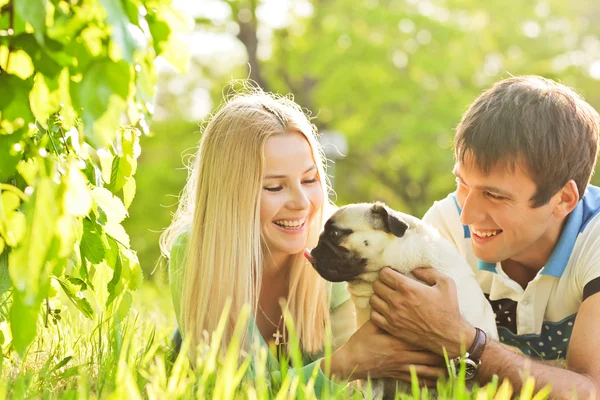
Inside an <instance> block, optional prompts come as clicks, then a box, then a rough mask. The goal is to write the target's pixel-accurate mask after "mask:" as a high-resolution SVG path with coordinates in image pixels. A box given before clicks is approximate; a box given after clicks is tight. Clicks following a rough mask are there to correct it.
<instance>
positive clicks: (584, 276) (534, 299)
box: [423, 186, 600, 360]
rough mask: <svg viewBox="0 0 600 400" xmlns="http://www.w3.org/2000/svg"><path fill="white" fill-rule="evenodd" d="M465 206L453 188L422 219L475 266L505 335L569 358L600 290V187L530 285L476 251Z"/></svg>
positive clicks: (529, 349)
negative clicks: (588, 304) (582, 311)
mask: <svg viewBox="0 0 600 400" xmlns="http://www.w3.org/2000/svg"><path fill="white" fill-rule="evenodd" d="M461 211H462V210H461V209H460V207H459V206H458V203H457V201H456V194H455V193H451V194H450V195H448V197H446V198H445V199H444V200H441V201H437V202H435V203H434V205H433V206H432V207H431V209H429V211H428V212H427V213H426V214H425V216H424V217H423V220H424V221H426V222H428V223H430V224H432V225H433V226H435V227H436V228H437V229H438V230H439V231H440V233H441V234H442V235H443V236H444V237H446V239H448V240H450V241H451V242H452V243H453V244H454V245H455V246H456V248H457V249H458V250H459V251H460V253H461V254H462V255H463V257H464V258H465V259H466V260H467V262H468V263H469V264H470V265H471V267H472V268H473V271H474V272H475V276H476V278H477V281H478V282H479V285H480V286H481V288H482V290H483V292H484V293H485V296H486V298H487V299H488V301H489V302H490V304H491V305H492V309H493V310H494V314H495V315H496V325H497V326H498V335H499V338H500V341H501V342H502V343H505V344H507V345H511V346H515V347H518V348H519V349H520V350H521V351H522V352H523V353H524V354H526V355H529V356H531V357H534V358H539V359H545V360H556V359H561V358H566V355H567V351H568V348H569V340H570V338H571V332H572V331H573V324H574V323H575V317H576V316H577V311H578V310H579V307H580V306H581V303H582V302H583V301H584V300H585V299H586V298H588V297H589V296H591V295H592V294H595V293H597V292H600V216H599V215H600V188H598V187H595V186H589V187H588V189H587V190H586V192H585V195H584V196H583V198H582V199H581V200H580V201H579V203H578V204H577V206H576V207H575V209H574V210H573V211H572V212H571V214H570V215H569V216H568V218H567V222H566V224H565V227H564V228H563V231H562V233H561V236H560V238H559V240H558V242H557V244H556V247H555V248H554V251H553V252H552V255H551V256H550V258H549V259H548V262H547V263H546V265H545V266H544V267H543V268H542V269H541V270H540V271H539V272H538V273H537V275H536V276H535V278H534V279H533V280H532V281H531V282H529V283H528V284H527V287H526V288H525V289H523V288H522V287H521V285H519V284H518V283H517V282H515V281H513V280H512V279H510V278H509V277H508V275H506V274H505V273H504V271H503V270H502V265H501V263H496V264H489V263H486V262H483V261H481V260H478V259H477V257H475V255H474V254H473V249H472V246H471V232H470V231H469V227H468V226H465V225H463V224H462V223H461V222H460V214H461Z"/></svg>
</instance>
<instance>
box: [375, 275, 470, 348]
mask: <svg viewBox="0 0 600 400" xmlns="http://www.w3.org/2000/svg"><path fill="white" fill-rule="evenodd" d="M413 275H414V276H415V277H416V278H417V279H419V280H421V281H423V282H425V283H426V284H423V283H421V282H417V281H415V280H414V279H411V278H408V277H406V276H403V275H402V274H400V273H398V272H397V271H394V270H393V269H391V268H384V269H382V270H381V272H380V274H379V280H377V281H376V282H375V283H374V284H373V289H374V291H375V294H374V295H373V296H371V299H370V304H371V307H372V311H371V320H372V321H373V322H374V323H375V324H376V325H377V326H379V327H380V328H382V329H384V330H386V331H387V332H389V333H391V334H392V335H394V336H395V337H397V338H399V339H401V340H402V341H403V342H406V343H408V344H410V345H412V346H415V347H420V348H425V349H428V350H430V351H432V352H434V353H436V354H443V350H442V349H443V348H444V347H445V348H446V351H447V352H448V357H450V358H454V357H457V356H458V355H460V354H461V350H462V349H465V348H466V350H468V349H469V347H470V346H471V344H472V343H473V340H475V328H474V327H473V326H471V325H470V324H469V323H468V322H467V321H466V320H465V319H464V318H463V317H462V315H461V314H460V310H459V308H458V298H457V295H456V285H455V283H454V281H453V280H452V279H451V278H449V277H448V276H446V275H444V274H442V273H440V272H438V271H436V270H434V269H433V268H418V269H415V270H413Z"/></svg>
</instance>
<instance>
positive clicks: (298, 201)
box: [289, 187, 310, 210]
mask: <svg viewBox="0 0 600 400" xmlns="http://www.w3.org/2000/svg"><path fill="white" fill-rule="evenodd" d="M289 203H290V208H294V209H299V210H304V209H306V208H308V207H309V206H310V201H309V199H308V195H307V193H306V192H305V191H304V189H303V188H302V187H300V188H297V189H295V190H293V191H292V197H291V198H290V201H289Z"/></svg>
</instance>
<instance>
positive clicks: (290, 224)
mask: <svg viewBox="0 0 600 400" xmlns="http://www.w3.org/2000/svg"><path fill="white" fill-rule="evenodd" d="M304 221H305V220H302V221H285V220H280V221H273V223H274V224H275V225H278V226H281V227H282V228H286V229H299V228H301V227H302V225H304Z"/></svg>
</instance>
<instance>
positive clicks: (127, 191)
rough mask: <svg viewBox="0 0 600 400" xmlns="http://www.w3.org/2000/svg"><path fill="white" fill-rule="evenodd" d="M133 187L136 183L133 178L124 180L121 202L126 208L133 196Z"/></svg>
mask: <svg viewBox="0 0 600 400" xmlns="http://www.w3.org/2000/svg"><path fill="white" fill-rule="evenodd" d="M135 188H136V184H135V179H133V178H132V179H129V180H128V181H127V182H125V185H123V204H124V205H125V208H127V209H128V210H129V207H130V206H131V203H132V202H133V199H134V197H135Z"/></svg>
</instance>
